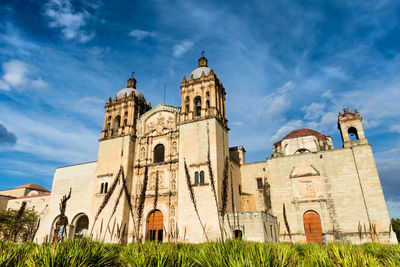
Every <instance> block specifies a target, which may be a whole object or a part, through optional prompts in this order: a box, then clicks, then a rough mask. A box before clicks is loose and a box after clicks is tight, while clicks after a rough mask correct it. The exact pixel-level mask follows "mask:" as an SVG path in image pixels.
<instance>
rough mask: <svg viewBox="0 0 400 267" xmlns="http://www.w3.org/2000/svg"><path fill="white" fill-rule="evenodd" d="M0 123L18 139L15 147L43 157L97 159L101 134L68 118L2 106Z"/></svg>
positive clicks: (79, 160) (73, 160)
mask: <svg viewBox="0 0 400 267" xmlns="http://www.w3.org/2000/svg"><path fill="white" fill-rule="evenodd" d="M0 122H2V123H4V125H7V128H8V129H9V130H10V131H12V132H13V133H14V134H15V135H16V136H17V138H18V142H17V143H16V145H15V146H14V147H13V150H15V151H20V152H26V153H30V154H33V155H36V156H38V157H39V158H41V159H50V160H52V159H57V160H60V161H64V162H66V163H77V162H83V161H89V160H93V159H96V151H97V146H98V141H97V139H98V138H99V136H100V133H99V132H97V131H96V130H93V129H89V128H87V127H85V125H83V124H82V123H80V122H79V121H77V120H71V119H70V118H68V117H61V116H58V117H55V118H54V117H51V114H41V113H40V114H39V113H35V112H30V113H29V114H26V113H24V112H20V111H17V110H15V109H12V108H9V107H7V106H1V107H0Z"/></svg>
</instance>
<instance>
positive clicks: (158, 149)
mask: <svg viewBox="0 0 400 267" xmlns="http://www.w3.org/2000/svg"><path fill="white" fill-rule="evenodd" d="M164 152H165V149H164V145H162V144H158V145H156V146H155V147H154V163H158V162H164Z"/></svg>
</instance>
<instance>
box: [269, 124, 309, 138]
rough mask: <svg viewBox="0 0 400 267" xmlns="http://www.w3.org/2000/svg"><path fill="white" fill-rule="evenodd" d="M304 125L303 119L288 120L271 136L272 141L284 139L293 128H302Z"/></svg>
mask: <svg viewBox="0 0 400 267" xmlns="http://www.w3.org/2000/svg"><path fill="white" fill-rule="evenodd" d="M303 125H304V122H303V121H302V120H292V121H289V122H287V123H286V124H285V125H283V126H282V127H281V128H279V130H278V131H277V132H276V133H275V134H274V135H273V136H272V137H271V141H277V140H280V139H282V138H283V137H284V136H285V135H287V134H288V133H290V132H291V131H293V130H296V129H299V128H302V127H303Z"/></svg>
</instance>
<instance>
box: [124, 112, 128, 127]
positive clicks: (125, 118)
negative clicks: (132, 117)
mask: <svg viewBox="0 0 400 267" xmlns="http://www.w3.org/2000/svg"><path fill="white" fill-rule="evenodd" d="M127 125H128V112H127V111H126V112H125V115H124V126H127Z"/></svg>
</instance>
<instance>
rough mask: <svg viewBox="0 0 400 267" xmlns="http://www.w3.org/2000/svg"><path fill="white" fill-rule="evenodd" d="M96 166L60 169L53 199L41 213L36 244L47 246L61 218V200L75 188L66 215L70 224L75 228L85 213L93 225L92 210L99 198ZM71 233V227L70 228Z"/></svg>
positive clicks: (86, 164)
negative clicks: (56, 221)
mask: <svg viewBox="0 0 400 267" xmlns="http://www.w3.org/2000/svg"><path fill="white" fill-rule="evenodd" d="M96 165H97V163H96V162H90V163H84V164H78V165H74V166H67V167H61V168H57V169H56V172H55V174H54V180H53V187H52V190H51V195H50V196H49V197H48V199H47V203H48V207H47V208H45V209H44V210H43V211H42V212H41V213H42V215H41V223H40V226H39V229H38V232H37V234H36V237H35V241H36V242H39V243H41V242H44V241H45V238H46V236H47V238H48V240H50V238H51V236H52V227H53V226H54V224H55V219H56V218H57V216H58V215H59V214H60V210H59V204H60V200H61V198H62V197H63V196H64V195H66V194H68V192H69V189H70V188H72V192H71V199H69V200H68V202H67V208H66V212H65V215H66V216H67V218H68V224H73V223H74V220H75V218H76V217H77V216H78V215H79V214H82V213H84V214H86V215H87V216H88V218H89V225H91V224H92V223H93V217H94V214H95V212H96V211H95V210H94V209H93V206H92V199H93V197H94V196H95V193H94V192H93V189H94V186H93V183H94V179H95V171H96ZM68 229H69V227H67V230H68ZM67 235H69V233H67Z"/></svg>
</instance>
